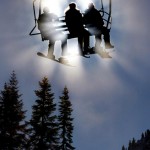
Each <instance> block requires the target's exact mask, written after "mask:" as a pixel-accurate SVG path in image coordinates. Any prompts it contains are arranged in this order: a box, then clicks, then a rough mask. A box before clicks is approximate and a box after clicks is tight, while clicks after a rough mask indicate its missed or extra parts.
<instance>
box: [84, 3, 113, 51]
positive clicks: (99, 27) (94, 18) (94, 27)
mask: <svg viewBox="0 0 150 150" xmlns="http://www.w3.org/2000/svg"><path fill="white" fill-rule="evenodd" d="M84 23H85V25H86V27H87V28H88V29H89V31H90V32H91V34H94V35H95V37H96V44H95V45H96V46H95V47H96V48H99V47H100V42H101V35H102V34H103V35H104V41H105V48H106V49H109V48H114V46H113V45H112V44H111V43H110V34H109V30H108V29H107V28H106V27H104V21H103V18H102V16H101V14H100V12H99V11H98V10H97V9H96V8H95V6H94V4H93V3H89V5H88V9H87V10H86V11H85V13H84Z"/></svg>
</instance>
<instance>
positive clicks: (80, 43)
mask: <svg viewBox="0 0 150 150" xmlns="http://www.w3.org/2000/svg"><path fill="white" fill-rule="evenodd" d="M78 44H79V49H80V55H83V36H82V35H80V36H78Z"/></svg>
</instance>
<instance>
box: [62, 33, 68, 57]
mask: <svg viewBox="0 0 150 150" xmlns="http://www.w3.org/2000/svg"><path fill="white" fill-rule="evenodd" d="M67 38H68V37H67V36H66V37H64V39H62V41H61V42H62V43H61V48H62V54H61V55H62V56H65V48H66V47H67Z"/></svg>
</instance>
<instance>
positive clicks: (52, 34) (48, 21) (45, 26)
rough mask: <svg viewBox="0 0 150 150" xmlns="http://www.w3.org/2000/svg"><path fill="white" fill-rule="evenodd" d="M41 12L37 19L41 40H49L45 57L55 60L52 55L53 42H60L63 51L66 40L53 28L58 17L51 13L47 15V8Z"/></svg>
mask: <svg viewBox="0 0 150 150" xmlns="http://www.w3.org/2000/svg"><path fill="white" fill-rule="evenodd" d="M43 12H44V13H43V14H41V15H40V16H39V19H38V29H39V30H40V32H41V36H42V39H43V40H49V46H48V54H47V56H48V57H49V58H51V59H55V56H54V55H53V52H54V44H55V41H57V40H61V42H62V45H61V47H62V51H63V49H64V46H65V45H66V43H67V38H66V36H65V35H64V34H63V33H62V32H60V31H57V30H56V28H55V26H54V24H55V23H57V21H58V17H57V16H56V15H55V14H53V13H49V8H47V7H45V8H44V9H43Z"/></svg>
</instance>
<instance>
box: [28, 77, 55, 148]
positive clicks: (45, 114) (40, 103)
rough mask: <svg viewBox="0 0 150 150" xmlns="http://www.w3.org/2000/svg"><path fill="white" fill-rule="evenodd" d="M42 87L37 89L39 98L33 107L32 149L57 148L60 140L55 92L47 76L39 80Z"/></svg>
mask: <svg viewBox="0 0 150 150" xmlns="http://www.w3.org/2000/svg"><path fill="white" fill-rule="evenodd" d="M39 86H40V89H39V90H36V91H35V94H36V96H37V97H38V99H37V100H36V104H35V105H33V107H32V118H31V120H30V125H31V132H30V149H34V150H36V149H38V150H47V149H49V150H56V149H57V142H58V137H57V136H58V129H57V123H56V118H57V116H56V115H54V111H55V110H56V104H54V102H53V100H54V94H53V93H52V91H51V85H50V84H49V83H48V79H47V78H46V77H44V78H43V80H42V81H41V82H39Z"/></svg>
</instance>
